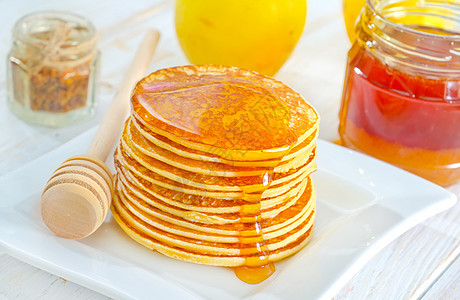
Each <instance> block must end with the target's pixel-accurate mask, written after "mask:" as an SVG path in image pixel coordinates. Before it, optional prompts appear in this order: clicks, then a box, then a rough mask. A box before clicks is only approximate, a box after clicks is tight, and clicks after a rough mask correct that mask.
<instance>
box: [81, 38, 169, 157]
mask: <svg viewBox="0 0 460 300" xmlns="http://www.w3.org/2000/svg"><path fill="white" fill-rule="evenodd" d="M159 37H160V34H159V33H158V31H155V30H151V31H148V32H147V33H146V34H145V37H144V39H143V40H142V43H141V45H140V46H139V48H138V49H137V52H136V54H135V56H134V59H133V62H132V64H131V66H130V68H129V70H128V72H127V73H126V74H125V76H124V78H123V81H122V82H121V86H120V87H119V89H118V92H117V93H116V94H115V97H114V99H113V101H112V103H111V104H110V107H109V108H108V110H107V113H106V115H105V117H104V119H103V120H102V123H101V124H100V125H99V129H98V131H97V132H96V135H95V136H94V139H93V141H92V143H91V145H90V146H89V148H88V151H87V152H86V154H87V155H88V156H93V157H97V158H99V159H100V160H102V161H105V160H106V158H107V156H108V154H109V152H110V150H111V149H112V146H113V144H114V142H115V140H116V139H117V138H118V135H119V133H120V130H121V126H122V124H123V120H125V119H126V115H127V113H128V111H129V101H128V99H129V97H130V96H131V90H132V89H133V87H134V85H135V83H136V82H137V80H139V79H140V78H141V77H142V76H143V75H144V74H145V72H146V71H147V68H148V63H149V62H150V61H151V59H152V55H153V50H154V49H155V48H156V45H157V43H158V39H159Z"/></svg>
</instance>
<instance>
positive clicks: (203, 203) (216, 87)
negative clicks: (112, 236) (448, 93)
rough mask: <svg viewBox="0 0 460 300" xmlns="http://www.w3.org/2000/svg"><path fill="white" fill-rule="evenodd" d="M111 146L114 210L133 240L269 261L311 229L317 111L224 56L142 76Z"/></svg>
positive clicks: (227, 258) (242, 261)
mask: <svg viewBox="0 0 460 300" xmlns="http://www.w3.org/2000/svg"><path fill="white" fill-rule="evenodd" d="M131 105H132V110H131V115H130V117H129V118H128V120H127V121H126V123H125V127H124V130H123V132H122V135H121V138H120V142H119V144H118V147H117V150H116V152H115V155H114V156H115V166H116V169H117V175H116V183H115V185H116V195H115V198H114V199H113V202H112V213H113V215H114V217H115V220H116V221H117V223H118V224H119V225H120V226H121V227H122V228H123V230H124V231H125V232H126V233H127V234H128V235H129V236H131V237H132V238H133V239H134V240H136V241H137V242H139V243H141V244H143V245H144V246H146V247H148V248H150V249H153V250H156V251H158V252H161V253H163V254H165V255H167V256H170V257H173V258H176V259H180V260H185V261H190V262H196V263H203V264H209V265H217V266H228V267H237V266H249V267H257V266H264V265H267V264H268V263H270V262H274V261H278V260H280V259H282V258H284V257H286V256H289V255H291V254H293V253H295V252H297V251H299V250H300V249H301V248H302V247H303V246H305V245H306V244H307V243H308V241H309V240H310V238H311V235H312V229H313V222H314V218H315V213H316V210H315V190H314V188H313V184H312V181H311V179H310V174H311V172H313V171H314V170H316V163H315V157H316V138H317V134H318V123H319V117H318V114H317V113H316V111H315V110H314V109H313V108H312V107H311V106H310V105H309V104H308V103H307V102H306V101H305V100H304V99H303V98H302V97H301V96H300V95H299V94H298V93H296V92H294V91H293V90H291V89H290V88H288V87H287V86H285V85H284V84H282V83H280V82H278V81H276V80H274V79H272V78H270V77H267V76H263V75H260V74H257V73H254V72H250V71H245V70H240V69H238V68H234V67H223V66H212V65H208V66H183V67H175V68H168V69H163V70H159V71H157V72H154V73H152V74H150V75H149V76H147V77H146V78H144V79H143V80H141V81H140V82H139V83H138V84H137V85H136V87H135V89H134V91H133V95H132V99H131Z"/></svg>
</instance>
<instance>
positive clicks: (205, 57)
mask: <svg viewBox="0 0 460 300" xmlns="http://www.w3.org/2000/svg"><path fill="white" fill-rule="evenodd" d="M306 14H307V1H306V0H250V1H248V0H218V1H217V0H177V1H176V7H175V25H176V33H177V38H178V40H179V43H180V45H181V47H182V50H183V51H184V54H185V55H186V57H187V58H188V60H189V61H190V62H191V63H193V64H222V65H230V66H237V67H240V68H244V69H250V70H254V71H257V72H259V73H262V74H266V75H274V74H275V73H276V72H277V71H278V70H279V68H281V66H282V65H283V64H284V62H285V61H286V60H287V59H288V57H289V56H290V54H291V53H292V50H293V49H294V47H295V46H296V44H297V42H298V40H299V38H300V36H301V34H302V31H303V28H304V25H305V19H306Z"/></svg>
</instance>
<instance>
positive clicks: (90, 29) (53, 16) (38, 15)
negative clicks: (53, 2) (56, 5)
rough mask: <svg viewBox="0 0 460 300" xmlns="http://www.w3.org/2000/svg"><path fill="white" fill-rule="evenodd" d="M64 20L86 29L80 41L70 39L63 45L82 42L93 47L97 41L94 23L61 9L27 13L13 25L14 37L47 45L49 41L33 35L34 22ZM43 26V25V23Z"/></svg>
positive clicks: (68, 45) (64, 22) (30, 42)
mask: <svg viewBox="0 0 460 300" xmlns="http://www.w3.org/2000/svg"><path fill="white" fill-rule="evenodd" d="M40 21H42V22H46V21H48V22H53V21H54V22H62V23H63V24H66V25H67V24H71V25H72V26H71V27H73V28H77V29H79V30H80V31H81V30H82V29H84V30H85V34H81V32H80V35H79V37H78V38H79V39H78V41H75V40H69V41H66V42H64V43H63V44H62V46H63V47H65V48H67V49H69V48H73V47H78V46H80V45H82V44H87V47H92V46H94V45H95V44H96V42H97V31H96V28H95V26H94V25H93V23H92V22H91V21H90V20H88V19H86V18H85V17H82V16H80V15H78V14H75V13H72V12H66V11H59V10H47V11H39V12H33V13H30V14H27V15H25V16H23V17H22V18H20V19H19V20H18V21H17V22H16V23H15V25H14V27H13V37H14V38H15V39H18V40H21V41H23V42H26V43H28V44H34V45H40V46H42V45H46V44H47V43H48V41H46V40H43V39H40V38H37V37H34V36H33V33H34V32H33V30H32V29H33V24H34V22H35V23H36V24H37V22H40ZM42 26H43V25H42Z"/></svg>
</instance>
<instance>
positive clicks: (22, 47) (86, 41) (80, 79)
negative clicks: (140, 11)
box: [7, 12, 99, 127]
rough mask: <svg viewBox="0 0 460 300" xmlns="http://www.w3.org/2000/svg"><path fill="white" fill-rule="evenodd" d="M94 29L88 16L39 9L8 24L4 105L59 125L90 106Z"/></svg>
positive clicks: (34, 120)
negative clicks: (10, 34)
mask: <svg viewBox="0 0 460 300" xmlns="http://www.w3.org/2000/svg"><path fill="white" fill-rule="evenodd" d="M98 56H99V54H98V51H97V34H96V30H95V28H94V26H93V25H92V23H91V22H89V21H88V20H86V19H84V18H82V17H80V16H77V15H74V14H71V13H67V12H40V13H34V14H31V15H28V16H25V17H23V18H22V19H20V20H19V21H18V22H17V23H16V24H15V26H14V28H13V43H12V47H11V50H10V52H9V54H8V61H7V73H8V84H7V86H8V105H9V107H10V109H11V110H12V111H13V112H14V113H15V114H16V115H17V116H19V117H20V118H22V119H24V120H26V121H28V122H30V123H34V124H40V125H46V126H53V127H57V126H62V125H67V124H70V123H72V122H74V121H76V120H79V119H81V118H84V117H88V116H90V115H92V114H93V113H94V110H95V99H94V92H95V81H96V72H97V65H98Z"/></svg>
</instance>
